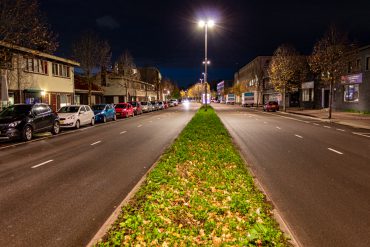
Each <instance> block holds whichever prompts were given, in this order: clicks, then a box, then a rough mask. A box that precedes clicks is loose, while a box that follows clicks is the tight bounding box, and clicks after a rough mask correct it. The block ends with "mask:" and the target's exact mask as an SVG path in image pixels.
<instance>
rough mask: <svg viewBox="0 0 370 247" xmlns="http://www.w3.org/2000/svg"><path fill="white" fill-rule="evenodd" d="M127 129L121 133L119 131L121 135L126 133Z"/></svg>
mask: <svg viewBox="0 0 370 247" xmlns="http://www.w3.org/2000/svg"><path fill="white" fill-rule="evenodd" d="M126 132H127V131H126V130H124V131H122V132H121V133H119V134H120V135H122V134H124V133H126Z"/></svg>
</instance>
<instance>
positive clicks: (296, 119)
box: [264, 112, 310, 123]
mask: <svg viewBox="0 0 370 247" xmlns="http://www.w3.org/2000/svg"><path fill="white" fill-rule="evenodd" d="M264 113H265V114H271V115H275V116H279V117H282V118H286V119H291V120H294V121H298V122H302V123H310V122H308V121H304V120H300V119H296V118H292V117H286V116H281V115H276V114H272V113H269V112H264Z"/></svg>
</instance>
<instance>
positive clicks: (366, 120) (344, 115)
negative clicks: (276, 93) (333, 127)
mask: <svg viewBox="0 0 370 247" xmlns="http://www.w3.org/2000/svg"><path fill="white" fill-rule="evenodd" d="M286 112H287V113H292V114H297V115H304V116H310V117H314V118H318V119H319V120H321V121H326V122H332V123H338V124H343V125H348V126H352V127H355V128H363V129H369V130H370V114H361V113H352V112H341V111H333V112H332V118H331V119H328V109H319V110H303V109H299V108H287V110H286Z"/></svg>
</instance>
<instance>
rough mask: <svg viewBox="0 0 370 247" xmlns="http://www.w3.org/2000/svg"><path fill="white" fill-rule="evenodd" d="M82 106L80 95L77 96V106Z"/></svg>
mask: <svg viewBox="0 0 370 247" xmlns="http://www.w3.org/2000/svg"><path fill="white" fill-rule="evenodd" d="M80 104H81V98H80V95H77V94H75V105H80Z"/></svg>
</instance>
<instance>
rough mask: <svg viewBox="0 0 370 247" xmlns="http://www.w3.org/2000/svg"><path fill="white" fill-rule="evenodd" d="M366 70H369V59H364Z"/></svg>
mask: <svg viewBox="0 0 370 247" xmlns="http://www.w3.org/2000/svg"><path fill="white" fill-rule="evenodd" d="M366 70H370V57H367V58H366Z"/></svg>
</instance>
